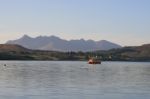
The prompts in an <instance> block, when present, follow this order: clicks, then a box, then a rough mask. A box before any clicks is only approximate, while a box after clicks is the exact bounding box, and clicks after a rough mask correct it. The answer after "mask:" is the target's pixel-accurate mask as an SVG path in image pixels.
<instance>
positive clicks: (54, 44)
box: [6, 35, 121, 52]
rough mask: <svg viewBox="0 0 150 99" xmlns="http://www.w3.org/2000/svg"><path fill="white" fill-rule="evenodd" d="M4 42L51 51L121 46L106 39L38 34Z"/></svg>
mask: <svg viewBox="0 0 150 99" xmlns="http://www.w3.org/2000/svg"><path fill="white" fill-rule="evenodd" d="M6 44H18V45H21V46H23V47H25V48H29V49H34V50H35V49H36V50H51V51H64V52H66V51H75V52H77V51H83V52H86V51H94V50H110V49H113V48H121V46H120V45H118V44H115V43H112V42H109V41H106V40H100V41H94V40H84V39H80V40H65V39H61V38H59V37H56V36H38V37H36V38H32V37H30V36H28V35H24V36H23V37H21V38H19V39H17V40H10V41H8V42H7V43H6Z"/></svg>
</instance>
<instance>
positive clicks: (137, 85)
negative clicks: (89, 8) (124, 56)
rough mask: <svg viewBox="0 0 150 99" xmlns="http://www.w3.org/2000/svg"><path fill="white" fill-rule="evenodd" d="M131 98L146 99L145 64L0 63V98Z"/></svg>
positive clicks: (149, 78) (148, 76) (149, 97)
mask: <svg viewBox="0 0 150 99" xmlns="http://www.w3.org/2000/svg"><path fill="white" fill-rule="evenodd" d="M4 64H6V66H4ZM133 98H135V99H150V63H148V62H103V63H102V64H101V65H89V64H87V63H86V62H78V61H77V62H72V61H0V99H133Z"/></svg>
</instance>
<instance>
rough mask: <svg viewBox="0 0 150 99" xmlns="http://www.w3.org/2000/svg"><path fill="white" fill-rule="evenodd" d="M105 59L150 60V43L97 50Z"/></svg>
mask: <svg viewBox="0 0 150 99" xmlns="http://www.w3.org/2000/svg"><path fill="white" fill-rule="evenodd" d="M96 53H98V55H100V56H103V59H104V60H115V61H117V60H123V61H150V44H145V45H142V46H135V47H123V48H120V49H112V50H109V51H97V52H96Z"/></svg>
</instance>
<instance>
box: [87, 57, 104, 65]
mask: <svg viewBox="0 0 150 99" xmlns="http://www.w3.org/2000/svg"><path fill="white" fill-rule="evenodd" d="M88 63H89V64H101V60H100V58H98V57H91V58H90V59H89V61H88Z"/></svg>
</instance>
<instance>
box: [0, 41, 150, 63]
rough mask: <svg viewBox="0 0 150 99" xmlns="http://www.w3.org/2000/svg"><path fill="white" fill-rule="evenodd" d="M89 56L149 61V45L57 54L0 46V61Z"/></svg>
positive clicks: (5, 45) (17, 46)
mask: <svg viewBox="0 0 150 99" xmlns="http://www.w3.org/2000/svg"><path fill="white" fill-rule="evenodd" d="M89 56H98V57H101V60H102V61H150V44H146V45H142V46H135V47H123V48H118V49H111V50H108V51H95V52H81V51H80V52H58V51H42V50H30V49H26V48H24V47H22V46H20V45H11V44H0V60H86V61H87V60H88V58H89Z"/></svg>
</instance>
